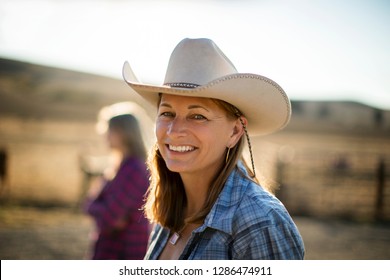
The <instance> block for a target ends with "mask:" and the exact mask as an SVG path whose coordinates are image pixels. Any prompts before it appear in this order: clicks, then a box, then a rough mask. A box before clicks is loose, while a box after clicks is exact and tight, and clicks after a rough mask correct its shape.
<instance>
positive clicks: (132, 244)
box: [87, 158, 149, 260]
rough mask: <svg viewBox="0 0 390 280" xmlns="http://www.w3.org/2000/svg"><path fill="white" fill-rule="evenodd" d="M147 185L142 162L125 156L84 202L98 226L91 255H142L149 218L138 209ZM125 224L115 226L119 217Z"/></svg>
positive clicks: (96, 256)
mask: <svg viewBox="0 0 390 280" xmlns="http://www.w3.org/2000/svg"><path fill="white" fill-rule="evenodd" d="M148 185H149V180H148V174H147V169H146V166H145V164H144V163H143V162H142V161H140V160H138V159H136V158H127V159H124V160H123V162H122V163H121V166H120V168H119V170H118V172H117V174H116V176H115V177H114V179H113V180H112V181H108V182H107V183H106V185H105V186H104V187H103V189H102V191H101V193H100V194H99V195H98V197H97V198H96V199H95V200H94V201H92V202H91V203H90V204H89V205H88V206H87V211H88V213H89V214H90V215H91V216H92V217H93V218H94V220H95V223H96V227H97V230H98V232H97V235H98V236H97V240H96V242H95V244H94V252H93V256H92V258H93V259H104V260H109V259H142V258H143V257H144V255H145V252H146V247H147V242H148V235H149V222H148V221H147V220H146V219H145V218H144V216H143V213H142V211H141V210H140V209H141V207H142V204H143V200H144V194H145V192H146V189H147V187H148ZM121 219H125V220H127V221H128V222H127V224H126V225H125V226H124V227H123V228H121V229H118V228H116V223H118V220H121Z"/></svg>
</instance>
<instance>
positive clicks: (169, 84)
mask: <svg viewBox="0 0 390 280" xmlns="http://www.w3.org/2000/svg"><path fill="white" fill-rule="evenodd" d="M123 78H124V80H125V81H126V83H127V84H128V85H129V86H130V87H131V88H132V89H134V90H135V91H136V92H137V93H138V94H139V95H140V96H141V97H142V98H143V99H145V100H146V101H147V102H148V103H149V104H152V105H153V106H154V108H156V106H157V102H158V100H159V93H166V94H174V95H181V96H194V97H207V98H215V99H220V100H223V101H226V102H228V103H230V104H232V105H234V106H235V107H237V108H238V110H240V111H241V112H242V113H243V114H244V116H245V117H246V118H247V119H248V126H247V128H248V132H249V134H251V135H265V134H270V133H272V132H275V131H277V130H280V129H282V128H283V127H285V126H286V125H287V123H288V122H289V120H290V116H291V104H290V100H289V99H288V97H287V95H286V93H285V92H284V90H283V89H282V88H281V87H280V86H279V85H278V84H277V83H275V82H274V81H272V80H270V79H268V78H266V77H263V76H260V75H256V74H247V73H238V72H237V70H236V68H235V67H234V65H233V64H232V63H231V61H230V60H229V59H228V58H227V57H226V56H225V55H224V54H223V52H222V51H221V50H220V49H219V48H218V46H217V45H216V44H215V43H214V42H213V41H212V40H210V39H184V40H182V41H181V42H180V43H179V44H178V45H177V46H176V48H175V49H174V50H173V52H172V54H171V57H170V60H169V64H168V69H167V72H166V76H165V81H164V85H162V86H155V85H146V84H142V83H140V82H138V81H137V79H136V78H135V75H134V73H133V71H132V70H131V68H130V65H129V63H128V62H125V64H124V65H123Z"/></svg>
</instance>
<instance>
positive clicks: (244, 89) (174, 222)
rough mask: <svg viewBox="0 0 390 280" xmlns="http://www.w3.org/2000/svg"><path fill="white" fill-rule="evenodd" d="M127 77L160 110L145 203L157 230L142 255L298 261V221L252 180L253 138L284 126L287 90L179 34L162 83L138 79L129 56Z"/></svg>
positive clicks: (300, 252) (215, 49) (301, 255)
mask: <svg viewBox="0 0 390 280" xmlns="http://www.w3.org/2000/svg"><path fill="white" fill-rule="evenodd" d="M123 76H124V79H125V81H126V82H127V83H128V85H129V86H130V87H131V88H132V89H133V90H135V91H136V93H138V94H139V95H140V96H141V97H142V98H144V100H146V101H147V102H149V103H150V104H152V105H153V106H154V108H155V110H154V111H155V112H156V113H157V116H156V137H157V143H156V145H155V149H154V150H153V151H152V154H151V156H150V161H149V168H150V171H151V185H150V187H149V190H148V196H147V201H146V205H145V212H146V214H147V217H148V218H149V219H150V220H151V221H152V222H154V223H155V227H154V229H153V232H152V233H151V238H150V243H149V246H148V251H147V253H146V256H145V259H211V260H213V259H242V260H249V259H303V258H304V244H303V241H302V238H301V235H300V233H299V231H298V229H297V227H296V225H295V223H294V222H293V220H292V218H291V217H290V215H289V213H288V212H287V210H286V208H285V207H284V205H283V204H282V203H281V202H280V201H279V200H278V199H277V198H276V197H275V196H274V195H273V194H272V193H270V192H269V191H267V190H266V189H265V188H263V187H262V186H260V185H259V183H258V181H257V179H256V175H255V168H254V166H255V165H254V162H253V155H252V148H251V144H250V140H249V135H250V134H251V135H265V134H269V133H272V132H275V131H277V130H280V129H282V128H283V127H284V126H286V125H287V123H288V121H289V119H290V115H291V105H290V101H289V99H288V97H287V95H286V94H285V93H284V91H283V89H282V88H281V87H280V86H279V85H277V84H276V83H275V82H273V81H272V80H270V79H268V78H266V77H263V76H260V75H256V74H241V73H238V72H237V70H236V69H235V67H234V66H233V64H232V63H231V62H230V60H229V59H228V58H227V57H226V56H225V55H224V54H223V53H222V51H221V50H220V49H219V48H218V47H217V46H216V44H215V43H214V42H213V41H211V40H209V39H184V40H182V41H181V42H180V43H179V44H178V45H177V47H176V48H175V50H174V51H173V53H172V55H171V58H170V60H169V64H168V69H167V73H166V76H165V82H164V85H162V86H154V85H146V84H141V83H139V82H138V81H137V80H136V79H135V76H134V75H133V72H132V70H131V68H130V65H129V64H128V63H127V62H126V63H125V64H124V68H123ZM245 139H246V140H247V143H248V147H249V151H250V156H251V163H252V168H249V167H248V166H247V165H246V163H245V160H244V158H243V156H242V152H243V148H244V145H245Z"/></svg>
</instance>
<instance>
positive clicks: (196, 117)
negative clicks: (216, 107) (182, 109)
mask: <svg viewBox="0 0 390 280" xmlns="http://www.w3.org/2000/svg"><path fill="white" fill-rule="evenodd" d="M192 118H193V119H195V120H207V118H206V117H205V116H203V115H199V114H195V115H193V116H192Z"/></svg>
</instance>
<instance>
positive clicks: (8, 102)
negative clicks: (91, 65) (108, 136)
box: [0, 58, 132, 121]
mask: <svg viewBox="0 0 390 280" xmlns="http://www.w3.org/2000/svg"><path fill="white" fill-rule="evenodd" d="M119 71H120V70H119ZM131 96H132V95H131V94H130V92H129V88H128V87H127V85H126V84H125V83H124V82H123V81H122V80H116V79H112V78H108V77H102V76H97V75H91V74H86V73H81V72H75V71H69V70H64V69H58V68H53V67H46V66H39V65H35V64H30V63H24V62H19V61H13V60H8V59H2V58H0V117H5V116H14V117H15V116H17V117H22V118H34V119H52V120H80V121H82V120H88V121H90V120H92V121H94V120H96V114H97V112H98V111H99V109H101V107H103V106H106V105H108V104H112V103H115V102H119V101H125V100H130V99H131Z"/></svg>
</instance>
